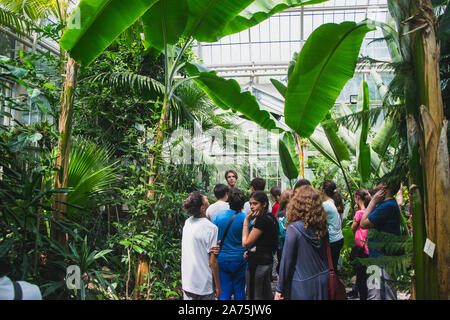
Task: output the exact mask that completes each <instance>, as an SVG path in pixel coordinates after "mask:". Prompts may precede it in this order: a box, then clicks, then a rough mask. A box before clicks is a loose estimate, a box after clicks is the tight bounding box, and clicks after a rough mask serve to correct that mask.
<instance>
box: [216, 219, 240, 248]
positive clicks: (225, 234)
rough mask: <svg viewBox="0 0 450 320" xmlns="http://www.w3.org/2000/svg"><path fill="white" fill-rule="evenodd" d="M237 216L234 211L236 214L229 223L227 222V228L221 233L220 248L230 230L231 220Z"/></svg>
mask: <svg viewBox="0 0 450 320" xmlns="http://www.w3.org/2000/svg"><path fill="white" fill-rule="evenodd" d="M237 214H238V212H237V211H236V212H235V213H234V215H233V217H232V218H231V220H230V222H228V226H227V228H226V229H225V232H224V233H223V237H222V241H220V245H219V246H220V247H222V246H223V243H224V241H225V237H226V236H227V233H228V230H229V229H230V227H231V224H232V223H233V220H234V218H235V217H236V215H237Z"/></svg>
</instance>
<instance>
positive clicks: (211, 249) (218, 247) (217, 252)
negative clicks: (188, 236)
mask: <svg viewBox="0 0 450 320" xmlns="http://www.w3.org/2000/svg"><path fill="white" fill-rule="evenodd" d="M219 243H220V240H219V241H217V244H216V245H214V246H212V247H211V248H210V249H209V252H212V253H214V254H215V255H216V256H218V255H219V252H220V245H219Z"/></svg>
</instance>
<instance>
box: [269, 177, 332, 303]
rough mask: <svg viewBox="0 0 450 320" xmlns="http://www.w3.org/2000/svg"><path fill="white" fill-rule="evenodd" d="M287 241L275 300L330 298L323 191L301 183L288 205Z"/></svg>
mask: <svg viewBox="0 0 450 320" xmlns="http://www.w3.org/2000/svg"><path fill="white" fill-rule="evenodd" d="M286 217H287V222H288V227H287V229H286V241H285V244H284V248H283V254H282V256H281V262H280V274H279V279H278V283H277V286H276V293H275V300H283V299H288V300H326V299H328V283H329V276H330V269H329V267H328V258H327V251H326V246H327V237H328V229H327V214H326V212H325V211H324V209H323V207H322V199H321V196H320V193H319V192H318V191H317V190H316V189H314V188H313V187H312V186H310V185H305V186H301V187H299V188H298V189H297V190H296V191H295V193H294V196H293V197H292V199H291V200H290V202H289V206H288V208H287V216H286Z"/></svg>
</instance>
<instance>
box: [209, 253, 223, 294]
mask: <svg viewBox="0 0 450 320" xmlns="http://www.w3.org/2000/svg"><path fill="white" fill-rule="evenodd" d="M209 267H210V268H211V272H212V276H213V281H214V285H215V287H216V297H217V299H219V298H220V295H221V294H222V290H221V289H220V279H219V264H218V263H217V256H216V255H215V254H214V252H210V253H209Z"/></svg>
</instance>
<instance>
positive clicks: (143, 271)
mask: <svg viewBox="0 0 450 320" xmlns="http://www.w3.org/2000/svg"><path fill="white" fill-rule="evenodd" d="M169 110H170V106H169V103H168V102H167V100H164V102H163V106H162V110H161V117H160V119H159V122H158V126H157V130H156V134H155V137H154V139H153V147H152V150H151V160H150V174H149V179H148V185H149V190H148V192H147V199H148V200H152V199H154V197H155V183H156V176H157V169H158V163H159V162H160V160H161V153H162V151H163V142H164V132H165V130H166V126H167V120H168V118H169ZM150 210H151V209H150ZM143 219H144V221H142V222H141V223H139V227H140V228H145V226H148V225H149V222H148V221H147V220H148V216H146V217H143ZM149 274H150V258H149V257H148V256H147V255H146V254H141V255H139V259H138V267H137V272H136V282H135V286H134V293H133V299H135V300H140V299H142V298H143V297H141V295H140V288H142V287H143V285H145V284H146V283H148V282H149V279H148V277H149ZM147 294H148V293H147ZM146 298H147V299H148V297H146Z"/></svg>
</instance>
